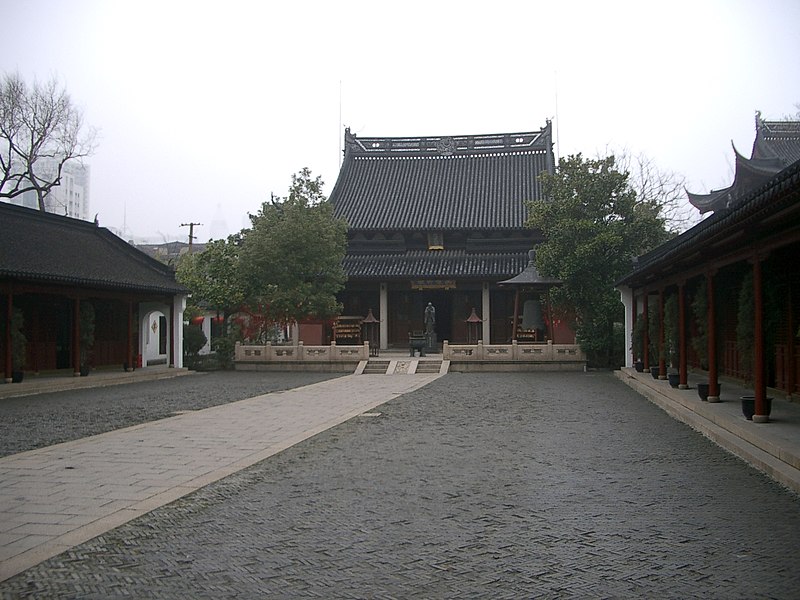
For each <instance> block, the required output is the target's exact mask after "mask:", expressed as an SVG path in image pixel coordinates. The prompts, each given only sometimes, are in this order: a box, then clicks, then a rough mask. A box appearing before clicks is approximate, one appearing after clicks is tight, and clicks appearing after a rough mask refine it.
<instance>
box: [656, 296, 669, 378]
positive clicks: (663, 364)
mask: <svg viewBox="0 0 800 600" xmlns="http://www.w3.org/2000/svg"><path fill="white" fill-rule="evenodd" d="M658 378H659V379H666V378H667V357H666V355H665V353H664V289H663V288H662V289H660V290H658Z"/></svg>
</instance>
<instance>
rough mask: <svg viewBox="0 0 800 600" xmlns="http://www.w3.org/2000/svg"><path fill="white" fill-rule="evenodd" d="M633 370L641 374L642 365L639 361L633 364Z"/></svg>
mask: <svg viewBox="0 0 800 600" xmlns="http://www.w3.org/2000/svg"><path fill="white" fill-rule="evenodd" d="M633 368H634V369H636V372H637V373H642V372H643V371H644V363H643V362H642V361H640V360H637V361H636V362H635V363H633Z"/></svg>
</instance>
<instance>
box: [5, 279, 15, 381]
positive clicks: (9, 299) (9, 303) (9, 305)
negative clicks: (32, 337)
mask: <svg viewBox="0 0 800 600" xmlns="http://www.w3.org/2000/svg"><path fill="white" fill-rule="evenodd" d="M13 313H14V296H13V294H12V293H11V286H10V285H9V288H8V294H7V296H6V316H5V319H6V339H5V345H6V364H5V380H6V383H11V371H12V370H13V369H14V363H13V362H12V360H11V358H12V357H11V315H12V314H13Z"/></svg>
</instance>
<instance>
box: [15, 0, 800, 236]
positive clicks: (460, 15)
mask: <svg viewBox="0 0 800 600" xmlns="http://www.w3.org/2000/svg"><path fill="white" fill-rule="evenodd" d="M0 23H2V26H1V29H2V31H3V34H2V35H0V71H6V72H7V71H15V70H17V71H19V73H20V74H21V75H22V76H23V77H25V78H26V79H27V80H29V81H31V80H32V79H33V78H34V77H36V78H38V79H39V80H46V79H48V78H49V77H50V76H51V75H57V76H58V77H59V78H60V80H61V82H62V83H63V84H65V85H66V87H67V89H68V91H69V92H70V94H71V96H72V98H73V101H74V102H75V103H76V104H78V105H79V106H81V107H82V108H83V110H84V114H85V119H86V121H87V122H88V123H90V124H91V125H94V126H95V127H97V128H99V129H100V130H101V132H100V138H99V146H98V149H97V151H96V153H95V155H94V156H93V157H92V158H91V159H89V161H88V162H89V164H90V166H91V194H90V196H91V206H90V212H91V214H92V215H93V214H94V213H99V219H100V223H101V225H104V226H108V227H115V228H122V226H123V223H126V224H127V227H128V230H129V231H130V233H131V234H132V235H136V236H137V237H144V236H146V237H148V238H150V239H151V240H152V241H163V240H164V239H167V240H174V239H181V240H185V239H186V236H187V235H188V230H187V229H186V228H181V227H180V224H181V223H186V222H189V221H194V222H200V223H203V226H202V227H199V228H197V229H196V234H197V235H198V237H199V241H206V240H207V239H209V238H210V237H212V236H213V237H222V236H224V235H226V234H227V233H232V232H234V231H238V230H239V229H241V228H242V227H243V226H245V225H246V224H247V218H246V215H247V213H248V212H253V213H254V212H256V211H257V210H258V208H259V206H260V205H261V202H262V201H264V200H266V199H268V198H269V195H270V192H274V193H275V194H277V195H281V196H282V195H285V193H286V190H287V188H288V186H289V183H290V178H291V174H292V173H295V172H297V171H298V170H300V169H301V168H302V167H306V166H307V167H309V168H310V169H311V170H312V172H313V173H314V174H318V175H321V176H322V178H323V180H324V181H325V182H326V193H330V190H331V189H332V187H333V184H334V183H335V181H336V176H337V174H338V169H339V157H340V154H339V149H340V147H341V145H342V140H341V138H342V134H343V129H344V127H345V126H350V128H351V129H352V131H353V132H355V133H357V134H358V135H361V136H416V135H456V134H479V133H499V132H515V131H528V130H537V129H539V128H541V127H543V126H544V124H545V120H546V119H548V118H550V119H553V121H554V126H555V127H556V130H557V133H558V148H557V149H558V151H559V154H560V155H561V156H564V155H567V154H572V153H576V152H583V153H584V154H586V155H590V156H594V155H596V154H598V153H605V152H606V149H607V148H613V149H620V148H626V149H628V150H629V151H630V152H633V153H639V152H643V153H645V154H646V155H648V156H649V157H650V158H652V159H653V160H654V161H655V162H656V164H657V165H658V166H659V167H660V168H661V169H663V170H667V171H674V172H677V173H680V174H682V175H684V176H686V178H687V181H688V185H689V189H691V190H692V191H697V192H704V191H708V190H709V189H712V188H719V187H724V186H726V185H729V184H730V183H731V180H732V157H733V155H732V150H731V146H730V143H731V140H732V141H733V142H734V143H735V144H736V146H737V148H738V149H739V150H740V151H741V152H742V153H744V154H746V155H749V153H750V149H751V146H752V142H753V137H754V114H755V111H756V110H761V111H762V114H763V116H764V117H765V118H767V119H779V118H782V117H784V116H787V115H792V114H795V113H797V112H798V110H800V108H797V107H796V106H795V105H796V104H798V103H800V28H798V24H800V2H798V1H797V0H785V1H780V0H759V1H745V0H719V1H717V2H713V1H702V0H694V1H690V2H684V1H670V2H660V3H655V2H646V1H637V2H615V1H613V0H612V1H607V2H596V1H592V2H577V1H573V2H565V1H560V2H552V1H549V2H539V1H528V2H504V1H498V0H495V1H493V2H477V1H474V0H473V1H469V0H461V1H458V2H437V1H435V0H428V1H426V2H418V1H403V2H392V3H389V2H380V1H378V0H372V1H365V2H352V1H349V0H338V1H326V2H302V1H281V2H267V1H258V2H256V1H251V2H245V1H241V0H227V1H225V2H203V1H199V0H190V1H181V2H179V1H170V0H155V1H150V0H136V1H128V0H105V1H103V0H96V1H92V0H69V1H64V0H24V1H23V0H0ZM340 82H341V84H340ZM340 85H341V120H340ZM220 220H224V222H225V224H226V226H225V227H222V226H221V225H220V223H219V221H220ZM215 221H217V223H216V224H214V223H215Z"/></svg>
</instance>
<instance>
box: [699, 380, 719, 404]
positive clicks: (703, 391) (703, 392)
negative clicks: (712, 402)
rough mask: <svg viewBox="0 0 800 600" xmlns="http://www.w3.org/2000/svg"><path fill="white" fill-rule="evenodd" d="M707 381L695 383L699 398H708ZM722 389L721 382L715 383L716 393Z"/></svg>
mask: <svg viewBox="0 0 800 600" xmlns="http://www.w3.org/2000/svg"><path fill="white" fill-rule="evenodd" d="M708 386H709V384H708V383H698V384H697V395H698V396H700V400H703V401H705V400H708ZM721 391H722V384H721V383H718V384H717V393H719V392H721Z"/></svg>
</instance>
